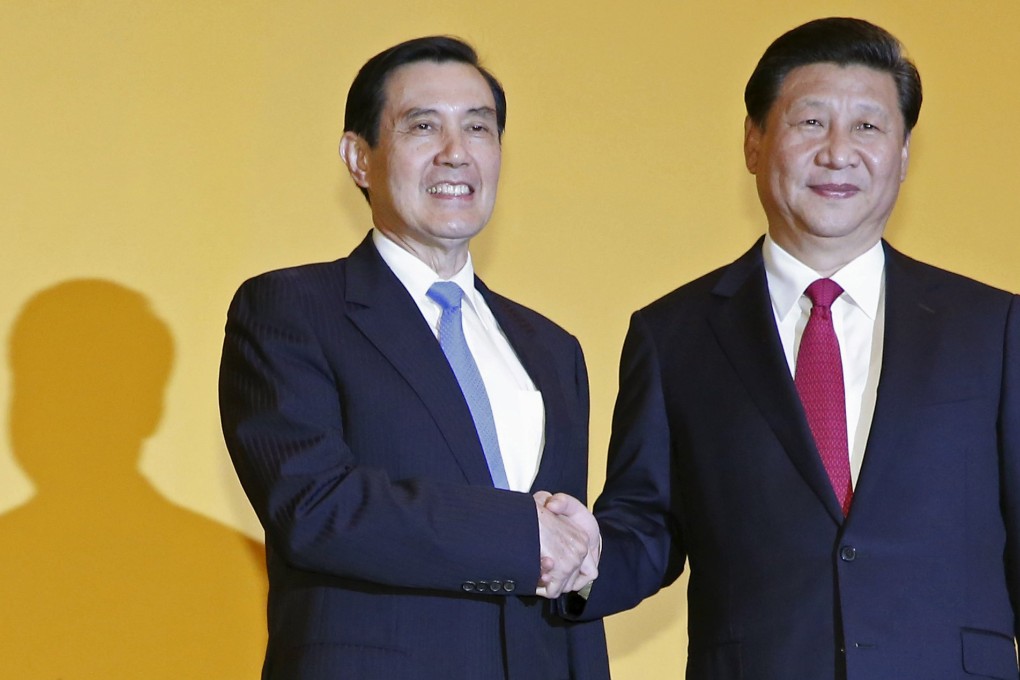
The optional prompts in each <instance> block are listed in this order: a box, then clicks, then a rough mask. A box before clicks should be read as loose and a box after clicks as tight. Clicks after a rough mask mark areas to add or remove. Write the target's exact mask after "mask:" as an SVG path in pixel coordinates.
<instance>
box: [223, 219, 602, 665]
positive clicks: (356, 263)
mask: <svg viewBox="0 0 1020 680" xmlns="http://www.w3.org/2000/svg"><path fill="white" fill-rule="evenodd" d="M478 286H479V289H480V290H481V291H482V294H483V295H484V296H485V298H486V301H487V302H488V304H489V306H490V307H491V309H492V312H493V314H494V315H495V317H496V319H497V320H498V322H499V324H500V326H501V328H502V329H503V331H504V333H505V334H506V336H507V338H508V339H509V340H510V343H511V345H512V346H513V347H514V349H515V350H516V352H517V354H518V356H519V357H520V359H521V362H522V363H523V365H524V367H525V369H526V370H527V371H528V373H529V375H530V376H531V378H532V379H533V380H534V382H535V385H536V386H537V388H538V389H539V390H540V391H541V392H542V397H543V399H544V401H545V408H546V430H545V448H544V452H543V455H542V460H541V466H540V470H539V473H538V478H537V479H536V481H535V489H546V490H550V491H553V492H556V491H565V492H567V493H570V494H573V495H575V496H578V497H579V498H583V497H584V495H585V485H586V472H587V470H586V467H587V443H588V434H587V433H588V386H587V374H586V371H585V365H584V359H583V357H582V355H581V350H580V347H579V345H578V344H577V341H576V340H575V339H574V338H573V337H572V336H570V335H568V334H567V333H566V332H565V331H563V330H562V329H561V328H559V327H557V326H556V325H554V324H553V323H552V322H550V321H549V320H547V319H545V318H544V317H542V316H539V315H538V314H536V313H535V312H532V311H531V310H528V309H526V308H524V307H522V306H520V305H518V304H516V303H514V302H511V301H510V300H507V299H506V298H503V297H500V296H499V295H496V294H495V293H492V292H490V291H489V290H488V289H486V288H485V287H484V286H483V285H482V284H481V283H480V282H479V283H478ZM220 409H221V416H222V422H223V431H224V434H225V437H226V442H227V448H228V449H229V450H230V455H231V458H232V459H233V462H234V466H235V467H236V469H237V473H238V476H239V478H240V480H241V483H242V485H243V487H244V489H245V492H246V493H247V494H248V497H249V499H250V500H251V503H252V505H253V506H254V508H255V511H256V512H257V514H258V516H259V519H260V520H261V522H262V525H263V526H264V527H265V530H266V549H267V560H268V569H269V582H270V594H269V610H268V618H269V645H268V650H267V652H266V661H265V666H264V670H263V678H266V679H269V678H273V679H279V680H318V679H323V680H324V679H326V678H330V679H333V678H345V679H346V678H353V679H357V680H372V679H375V678H378V679H379V680H383V679H385V680H393V679H394V678H435V679H436V680H439V679H443V680H448V679H450V678H464V679H471V680H478V679H489V678H494V679H495V678H498V679H500V680H502V679H503V678H509V679H512V680H516V679H521V680H524V679H527V680H534V679H536V678H539V679H542V680H546V679H549V680H552V679H563V680H566V679H567V678H577V679H588V678H608V676H609V671H608V661H607V657H606V650H605V638H604V634H603V631H602V624H601V622H595V623H593V624H580V625H578V624H575V623H568V622H564V621H563V620H561V619H559V618H558V617H556V616H555V615H554V611H553V608H552V603H550V602H548V601H547V600H544V599H542V598H539V597H536V596H535V595H534V593H535V587H536V584H537V582H538V578H539V560H538V555H539V543H538V521H537V518H536V512H535V503H534V500H533V499H532V498H531V496H530V495H528V494H522V493H513V492H508V491H500V490H497V489H495V488H493V486H492V481H491V479H490V477H489V471H488V467H487V466H486V462H485V458H484V455H483V453H482V449H481V445H480V443H479V441H478V437H477V434H476V433H475V429H474V424H473V421H472V419H471V414H470V412H469V410H468V407H467V404H466V402H465V401H464V398H463V395H462V394H461V391H460V388H459V387H458V385H457V381H456V378H455V377H454V375H453V372H452V371H451V369H450V367H449V364H448V363H447V361H446V358H445V356H444V355H443V353H442V350H441V349H440V347H439V343H438V342H437V340H436V338H435V336H434V335H433V334H432V331H431V330H430V329H429V328H428V325H427V324H426V322H425V321H424V319H423V318H422V315H421V312H420V311H419V309H418V307H417V306H416V305H415V303H414V301H413V300H412V299H411V297H410V296H409V295H408V294H407V291H406V290H405V289H404V287H403V286H402V285H401V283H400V282H399V280H398V279H397V278H396V276H395V275H394V274H393V273H392V271H391V270H390V269H389V268H388V267H387V266H386V264H385V263H384V262H383V260H382V258H381V257H380V256H379V254H378V252H377V251H376V250H375V247H374V246H373V245H372V243H371V240H370V239H366V240H365V241H364V242H363V243H362V244H361V245H360V246H359V247H358V248H357V249H355V250H354V252H353V253H351V255H350V257H349V258H347V259H345V260H338V261H336V262H332V263H327V264H315V265H308V266H303V267H296V268H292V269H286V270H282V271H276V272H271V273H269V274H265V275H262V276H259V277H256V278H254V279H252V280H250V281H248V282H246V283H245V284H244V285H243V286H242V287H241V289H240V290H239V291H238V293H237V295H236V297H235V299H234V301H233V303H232V304H231V307H230V311H229V313H228V318H227V327H226V340H225V343H224V349H223V361H222V366H221V372H220Z"/></svg>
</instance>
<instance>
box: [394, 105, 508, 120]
mask: <svg viewBox="0 0 1020 680" xmlns="http://www.w3.org/2000/svg"><path fill="white" fill-rule="evenodd" d="M465 113H466V115H468V116H482V117H483V118H492V119H495V118H496V109H494V108H492V107H491V106H476V107H474V108H470V109H468V110H467V111H466V112H465ZM438 114H439V111H438V110H436V109H425V108H413V109H409V110H408V111H407V112H406V113H404V115H403V116H401V117H400V118H401V120H411V119H412V118H418V117H419V116H435V115H438Z"/></svg>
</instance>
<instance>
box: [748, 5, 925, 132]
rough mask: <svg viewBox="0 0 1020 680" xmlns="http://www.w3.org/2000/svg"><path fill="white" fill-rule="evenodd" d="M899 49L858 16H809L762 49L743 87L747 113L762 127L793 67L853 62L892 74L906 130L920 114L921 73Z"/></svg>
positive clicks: (896, 42)
mask: <svg viewBox="0 0 1020 680" xmlns="http://www.w3.org/2000/svg"><path fill="white" fill-rule="evenodd" d="M903 52H904V49H903V45H902V44H901V43H900V41H899V40H897V39H896V37H895V36H893V35H892V34H891V33H889V32H888V31H886V30H885V29H884V28H881V27H879V26H876V25H874V24H872V23H869V22H867V21H864V20H863V19H851V18H845V17H829V18H827V19H815V20H814V21H809V22H808V23H806V24H802V25H801V26H798V27H796V28H794V29H791V30H789V31H787V32H786V33H784V34H783V35H781V36H779V37H778V38H777V39H776V40H775V42H773V43H772V44H771V45H769V47H768V49H767V50H765V54H763V55H762V57H761V60H760V61H759V62H758V65H757V66H756V67H755V69H754V73H752V74H751V78H750V79H749V80H748V81H747V87H745V88H744V105H745V106H746V107H747V115H748V117H749V118H750V119H751V120H752V121H753V122H754V124H755V125H757V126H758V127H759V128H761V129H763V130H764V129H765V121H766V119H767V118H768V115H769V109H771V108H772V104H773V103H774V102H775V100H776V97H777V96H778V95H779V89H780V88H781V87H782V85H783V80H784V79H785V78H786V76H787V75H789V73H790V71H792V70H793V69H795V68H797V67H798V66H808V65H810V64H819V63H832V64H837V65H839V66H850V65H859V66H867V67H868V68H873V69H875V70H877V71H883V72H885V73H888V74H889V75H891V76H892V77H893V80H894V81H895V82H896V92H897V94H898V95H899V104H900V113H902V114H903V122H904V124H905V127H904V132H905V134H910V131H911V130H913V129H914V125H916V124H917V117H918V115H919V114H920V113H921V74H920V73H918V71H917V67H916V66H914V63H913V62H912V61H910V60H909V59H907V57H906V56H904V54H903Z"/></svg>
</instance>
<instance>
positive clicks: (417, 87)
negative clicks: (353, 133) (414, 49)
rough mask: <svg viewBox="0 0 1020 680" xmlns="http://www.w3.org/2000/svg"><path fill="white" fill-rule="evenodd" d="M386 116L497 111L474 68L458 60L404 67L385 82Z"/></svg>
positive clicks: (486, 87) (486, 88)
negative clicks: (417, 113)
mask: <svg viewBox="0 0 1020 680" xmlns="http://www.w3.org/2000/svg"><path fill="white" fill-rule="evenodd" d="M384 92H385V97H386V99H385V102H386V103H385V105H384V106H383V116H384V117H387V118H398V117H400V116H402V115H405V114H406V113H408V112H409V111H412V110H421V109H434V110H444V111H453V110H456V111H468V110H477V109H493V110H495V108H496V101H495V99H494V98H493V96H492V90H490V89H489V84H488V82H486V80H485V78H484V77H482V74H481V73H479V72H478V69H476V68H475V67H474V66H472V65H470V64H465V63H462V62H457V61H445V62H440V63H436V62H432V61H418V62H414V63H411V64H404V65H403V66H401V67H399V68H398V69H396V70H395V71H393V73H391V74H390V77H389V78H387V80H386V87H385V90H384Z"/></svg>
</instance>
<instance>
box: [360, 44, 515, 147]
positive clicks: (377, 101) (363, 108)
mask: <svg viewBox="0 0 1020 680" xmlns="http://www.w3.org/2000/svg"><path fill="white" fill-rule="evenodd" d="M420 61H431V62H435V63H437V64H439V63H443V62H447V61H455V62H460V63H463V64H468V65H470V66H473V67H475V68H476V69H478V72H479V73H480V74H481V75H482V77H483V78H485V82H486V83H488V85H489V89H490V90H492V98H493V99H494V100H495V102H496V128H497V131H498V134H499V136H500V137H501V138H502V136H503V129H504V128H505V127H506V94H505V93H504V92H503V86H502V85H500V84H499V81H498V80H496V77H495V76H494V75H492V74H491V73H489V71H487V70H486V69H485V68H483V67H482V65H481V63H480V61H479V59H478V54H477V53H476V52H475V49H474V48H473V47H471V45H469V44H467V43H466V42H464V41H463V40H460V39H458V38H453V37H450V36H445V35H433V36H427V37H424V38H414V39H413V40H408V41H406V42H402V43H400V44H399V45H394V46H393V47H391V48H389V49H387V50H384V51H382V52H380V53H379V54H377V55H375V56H374V57H372V58H371V59H369V60H368V61H367V62H366V63H365V65H364V66H362V67H361V70H360V71H358V75H357V76H356V77H355V78H354V82H353V83H351V89H350V90H349V91H348V92H347V108H346V110H345V112H344V132H353V133H355V134H356V135H358V136H359V137H361V138H362V139H364V140H365V141H366V142H367V143H368V145H369V146H370V147H375V145H376V144H377V143H378V141H379V119H380V117H381V116H382V110H383V108H384V107H385V106H386V82H387V80H389V77H390V74H391V73H393V71H395V70H397V69H398V68H400V67H401V66H405V65H407V64H413V63H416V62H420Z"/></svg>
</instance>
